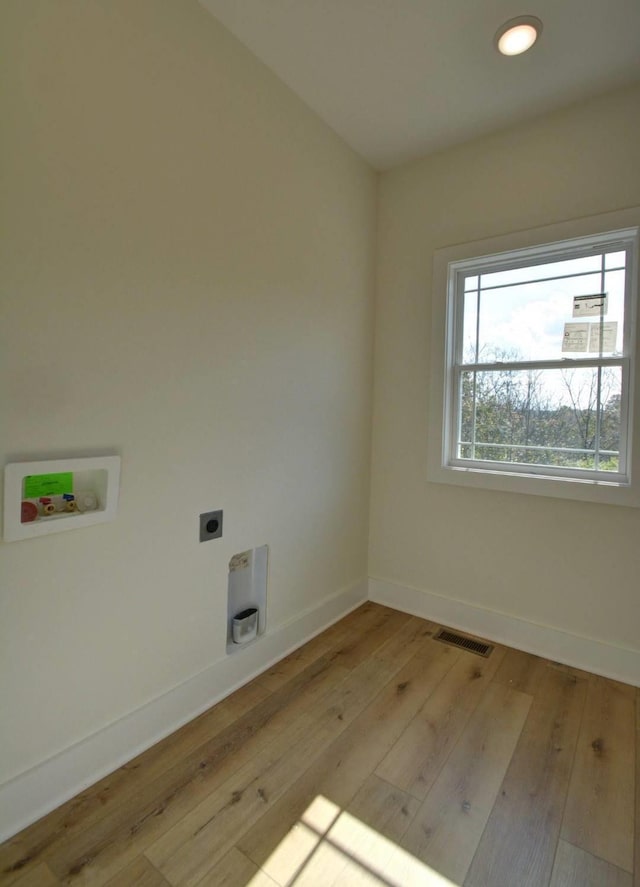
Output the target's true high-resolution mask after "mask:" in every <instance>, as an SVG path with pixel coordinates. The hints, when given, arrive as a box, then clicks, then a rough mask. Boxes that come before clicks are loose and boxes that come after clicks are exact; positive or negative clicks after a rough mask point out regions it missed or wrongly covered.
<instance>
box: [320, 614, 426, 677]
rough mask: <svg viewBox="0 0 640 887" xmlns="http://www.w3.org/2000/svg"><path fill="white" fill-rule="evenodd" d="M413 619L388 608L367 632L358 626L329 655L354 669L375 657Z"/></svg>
mask: <svg viewBox="0 0 640 887" xmlns="http://www.w3.org/2000/svg"><path fill="white" fill-rule="evenodd" d="M410 619H411V617H410V616H408V615H407V614H406V613H400V612H399V611H398V610H390V609H389V608H388V607H384V608H382V611H381V612H379V613H376V614H375V619H374V620H373V622H372V623H371V624H370V625H368V626H367V628H366V630H365V629H362V628H360V627H359V626H358V625H355V626H354V629H353V632H352V633H351V634H350V636H348V637H347V638H346V639H345V640H344V641H343V642H342V643H340V644H338V645H337V646H336V647H334V648H333V650H331V651H330V652H329V653H328V654H327V655H328V656H329V657H330V658H331V659H332V660H333V661H334V662H338V663H339V664H340V665H342V666H343V667H344V668H349V669H353V668H356V667H357V666H358V665H360V664H361V663H362V662H365V661H366V660H367V659H368V658H369V657H370V656H373V655H374V654H375V652H376V650H378V649H379V648H380V647H382V646H383V645H384V644H385V643H387V641H388V640H389V637H390V636H393V635H394V634H395V633H396V632H397V631H398V630H399V629H401V628H402V626H404V625H406V623H407V622H409V620H410Z"/></svg>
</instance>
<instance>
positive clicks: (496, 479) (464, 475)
mask: <svg viewBox="0 0 640 887" xmlns="http://www.w3.org/2000/svg"><path fill="white" fill-rule="evenodd" d="M427 480H428V481H430V482H432V483H440V484H454V485H455V486H462V487H469V488H473V489H483V490H496V491H499V492H503V493H520V494H522V493H524V494H528V495H534V496H546V497H551V498H557V499H573V500H577V501H581V502H596V503H600V504H602V505H626V506H628V507H631V508H640V494H639V492H638V490H637V489H635V488H634V486H633V485H632V484H629V483H621V482H619V481H603V480H585V479H584V478H568V477H554V476H551V475H544V474H522V473H520V472H511V471H490V470H487V469H484V468H483V469H479V468H473V467H471V466H469V467H466V466H460V465H438V466H431V467H430V468H429V471H428V474H427Z"/></svg>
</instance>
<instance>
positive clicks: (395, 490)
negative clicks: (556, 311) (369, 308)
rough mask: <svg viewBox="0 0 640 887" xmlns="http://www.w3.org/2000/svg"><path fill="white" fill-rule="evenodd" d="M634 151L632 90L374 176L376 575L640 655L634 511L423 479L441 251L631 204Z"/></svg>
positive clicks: (639, 184)
mask: <svg viewBox="0 0 640 887" xmlns="http://www.w3.org/2000/svg"><path fill="white" fill-rule="evenodd" d="M639 150H640V88H638V87H635V88H632V89H627V90H623V91H619V92H617V93H614V94H611V95H608V96H604V97H601V98H598V99H595V100H592V101H590V102H587V103H583V104H580V105H576V106H574V107H571V108H569V109H567V110H564V111H562V112H559V113H555V114H552V115H549V116H546V117H544V118H541V119H539V120H537V121H535V122H533V123H530V124H527V125H520V126H518V127H515V128H513V129H509V130H507V131H503V132H500V133H497V134H495V135H493V136H491V137H488V138H483V139H480V140H477V141H474V142H472V143H469V144H466V145H463V146H460V147H457V148H454V149H451V150H448V151H445V152H443V153H440V154H437V155H433V156H431V157H428V158H426V159H424V160H422V161H420V162H417V163H414V164H411V165H407V166H404V167H401V168H398V169H396V170H393V171H391V172H389V173H386V174H384V175H383V176H382V178H381V185H380V203H379V235H378V236H379V241H378V274H379V276H378V302H377V314H376V358H375V360H376V375H375V380H376V381H375V396H374V450H373V452H374V456H373V482H372V501H371V516H372V521H371V541H370V562H369V563H370V570H369V572H370V575H371V576H373V577H376V578H377V579H380V580H385V581H387V582H391V583H394V584H396V585H397V586H401V587H404V588H407V587H408V588H410V589H417V590H418V591H419V592H420V591H422V592H424V593H431V594H435V595H442V596H444V597H445V598H449V599H455V600H459V601H463V602H466V603H468V604H471V605H473V606H474V607H480V608H485V609H488V610H490V611H497V612H499V613H503V614H507V615H509V616H513V617H516V618H518V619H522V620H529V621H531V622H533V623H537V624H539V625H542V626H552V627H555V628H557V629H560V630H562V631H564V632H567V633H569V634H575V635H582V636H586V637H592V638H597V639H599V640H602V641H604V642H605V643H607V644H610V645H613V646H619V647H626V648H630V649H632V650H636V651H640V607H638V576H639V575H640V544H639V541H640V509H632V508H625V507H613V506H602V505H595V504H580V503H576V502H569V501H564V500H551V499H546V498H539V497H537V496H525V495H517V494H509V493H497V492H489V491H483V490H467V489H461V488H456V487H453V486H444V485H439V484H433V483H428V482H427V480H426V462H427V452H428V449H429V447H431V446H437V441H436V440H434V438H433V436H432V435H431V434H430V428H429V425H428V422H427V415H428V412H427V411H428V380H429V363H430V353H429V350H430V349H429V342H430V336H431V329H430V316H431V291H430V290H431V277H432V258H433V253H434V250H436V249H438V248H439V247H443V246H448V245H452V244H456V243H463V242H467V241H472V240H476V239H481V238H485V237H490V236H493V235H499V234H504V233H507V232H511V231H515V230H522V229H527V228H533V227H536V226H541V225H546V224H550V223H552V222H559V221H563V220H566V219H572V218H577V217H580V216H586V215H591V214H596V213H602V212H607V211H610V210H614V209H620V208H624V207H629V206H634V205H638V204H640V164H639V163H638V157H639ZM390 593H391V594H393V592H390ZM407 599H408V598H407ZM414 600H417V598H414ZM452 612H453V611H452ZM470 612H471V611H470ZM485 622H486V625H487V626H488V627H489V628H490V626H491V625H492V624H495V625H497V624H498V622H497V621H496V620H494V621H493V622H492V621H491V619H490V618H489V617H487V618H486V620H485ZM637 677H638V679H640V674H638V676H637Z"/></svg>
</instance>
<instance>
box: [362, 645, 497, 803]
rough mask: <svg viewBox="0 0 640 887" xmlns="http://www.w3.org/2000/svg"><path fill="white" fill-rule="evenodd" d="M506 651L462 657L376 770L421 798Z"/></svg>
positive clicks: (462, 655) (393, 783)
mask: <svg viewBox="0 0 640 887" xmlns="http://www.w3.org/2000/svg"><path fill="white" fill-rule="evenodd" d="M504 655H505V651H504V650H499V649H497V650H494V652H493V653H492V655H491V657H490V658H489V659H481V658H480V657H478V656H474V655H473V654H471V653H467V652H464V651H462V652H460V659H459V661H458V662H457V663H456V664H455V665H454V667H453V668H452V669H451V671H450V672H449V673H448V674H447V676H446V677H445V678H444V680H443V681H442V683H441V684H440V686H439V687H438V688H437V690H436V691H435V692H434V693H433V694H432V695H431V696H430V697H429V699H428V700H427V701H426V703H425V705H424V707H423V708H422V710H421V711H420V712H418V714H417V715H416V717H415V718H414V719H413V721H412V722H411V723H410V724H409V726H408V727H407V729H406V730H405V731H404V733H403V734H402V735H401V736H400V738H399V739H398V741H397V742H396V744H395V745H394V746H393V748H392V749H391V750H390V751H389V753H388V754H387V755H386V757H385V758H384V760H383V761H382V762H381V763H380V765H379V766H378V767H377V769H376V773H377V775H378V776H380V778H381V779H385V780H386V781H387V782H390V783H391V784H392V785H395V786H396V787H397V788H400V789H402V790H403V791H408V792H410V793H411V794H412V795H414V797H416V798H419V799H423V798H424V797H425V796H426V794H427V792H428V791H429V789H430V788H431V786H432V785H433V782H434V780H435V778H436V777H437V775H438V773H439V772H440V770H441V768H442V766H443V764H444V762H445V761H446V759H447V757H448V756H449V753H450V752H451V749H452V748H453V746H454V744H455V743H456V741H457V740H458V737H459V736H460V734H461V733H462V730H463V729H464V727H465V725H466V723H467V721H468V720H469V718H470V717H471V715H472V713H473V711H474V709H475V707H476V706H477V705H478V703H479V701H480V699H481V698H482V695H483V693H484V691H485V689H486V687H487V684H488V683H489V682H490V681H491V679H492V678H493V676H494V675H495V673H496V670H497V669H498V667H499V665H500V663H501V661H502V659H503V658H504Z"/></svg>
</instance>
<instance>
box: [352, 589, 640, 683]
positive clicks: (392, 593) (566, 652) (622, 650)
mask: <svg viewBox="0 0 640 887" xmlns="http://www.w3.org/2000/svg"><path fill="white" fill-rule="evenodd" d="M369 600H371V601H375V603H377V604H384V605H385V606H387V607H393V609H395V610H402V611H403V612H404V613H411V614H412V615H413V616H420V617H422V618H423V619H430V620H431V621H433V622H438V623H443V624H444V625H447V626H450V627H451V628H457V629H459V630H460V631H466V632H468V633H469V634H475V635H480V637H484V638H486V639H487V640H491V641H495V642H496V643H500V644H507V645H508V646H509V647H515V648H516V649H517V650H524V651H525V652H527V653H533V654H534V655H535V656H544V657H545V658H546V659H553V660H554V661H556V662H562V663H564V664H565V665H571V666H573V667H574V668H581V669H584V670H586V671H590V672H593V673H594V674H599V675H602V676H603V677H606V678H613V679H614V680H616V681H622V682H623V683H625V684H632V685H633V686H635V687H638V686H640V650H632V649H629V648H627V647H618V646H615V645H613V644H608V643H605V642H603V641H598V640H595V639H593V638H588V637H584V636H582V635H576V634H570V633H569V632H565V631H561V630H560V629H557V628H551V627H549V626H547V625H538V624H537V623H535V622H529V621H527V620H526V619H520V618H518V617H517V616H509V615H507V614H506V613H500V612H498V611H496V610H488V609H484V608H482V607H476V606H474V605H473V604H468V603H465V602H464V601H458V600H454V599H452V598H447V597H443V596H442V595H439V594H434V593H433V592H429V591H422V590H420V589H417V588H410V587H409V586H407V585H399V584H397V583H395V582H387V581H385V580H382V579H373V578H370V579H369Z"/></svg>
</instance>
